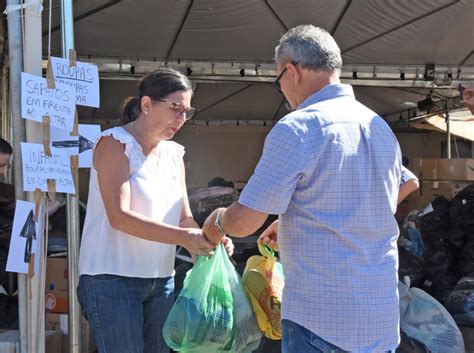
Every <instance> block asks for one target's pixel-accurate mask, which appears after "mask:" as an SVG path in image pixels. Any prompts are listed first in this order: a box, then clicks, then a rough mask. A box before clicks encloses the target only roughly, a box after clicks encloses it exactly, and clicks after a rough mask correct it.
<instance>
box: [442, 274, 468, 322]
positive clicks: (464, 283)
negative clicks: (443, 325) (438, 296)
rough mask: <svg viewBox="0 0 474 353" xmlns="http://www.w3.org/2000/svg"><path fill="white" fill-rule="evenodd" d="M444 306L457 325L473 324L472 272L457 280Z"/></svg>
mask: <svg viewBox="0 0 474 353" xmlns="http://www.w3.org/2000/svg"><path fill="white" fill-rule="evenodd" d="M444 306H445V308H446V309H447V310H448V311H449V313H450V314H451V315H452V316H453V318H454V320H455V321H456V323H457V324H458V325H462V326H474V272H473V273H471V274H469V275H468V276H466V277H463V278H461V279H460V280H459V282H458V283H457V284H456V287H454V289H453V290H452V292H451V293H450V294H449V296H448V297H447V299H446V301H445V302H444Z"/></svg>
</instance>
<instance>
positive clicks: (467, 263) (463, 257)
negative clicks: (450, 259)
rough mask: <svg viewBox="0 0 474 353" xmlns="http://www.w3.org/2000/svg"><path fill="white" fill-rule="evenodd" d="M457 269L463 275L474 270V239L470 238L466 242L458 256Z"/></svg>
mask: <svg viewBox="0 0 474 353" xmlns="http://www.w3.org/2000/svg"><path fill="white" fill-rule="evenodd" d="M456 270H457V271H458V272H459V273H461V274H462V275H467V274H469V273H472V272H474V241H473V240H470V241H468V242H467V243H465V244H464V248H463V249H462V251H461V253H460V255H459V256H458V258H457V262H456Z"/></svg>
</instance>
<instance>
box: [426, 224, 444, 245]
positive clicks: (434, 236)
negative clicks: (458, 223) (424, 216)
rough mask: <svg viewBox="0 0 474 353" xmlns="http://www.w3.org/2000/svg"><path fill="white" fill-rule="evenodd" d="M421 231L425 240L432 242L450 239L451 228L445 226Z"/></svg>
mask: <svg viewBox="0 0 474 353" xmlns="http://www.w3.org/2000/svg"><path fill="white" fill-rule="evenodd" d="M421 233H422V236H423V240H424V241H430V242H435V241H436V242H439V241H448V238H449V229H448V228H444V227H443V228H436V229H429V230H423V231H422V232H421Z"/></svg>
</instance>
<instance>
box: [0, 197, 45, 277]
mask: <svg viewBox="0 0 474 353" xmlns="http://www.w3.org/2000/svg"><path fill="white" fill-rule="evenodd" d="M34 209H35V204H34V203H33V202H26V201H21V200H17V202H16V206H15V216H14V218H13V228H12V238H11V241H10V250H9V252H8V260H7V268H6V270H7V271H8V272H17V273H28V263H29V260H30V259H33V258H34V262H35V263H34V272H35V273H36V272H38V266H39V258H40V256H39V244H40V241H39V238H40V236H41V218H40V219H39V220H38V222H35V221H34V215H33V214H34ZM40 213H41V211H40ZM33 254H35V255H36V256H34V257H33V256H32V255H33Z"/></svg>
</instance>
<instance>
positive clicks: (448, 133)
mask: <svg viewBox="0 0 474 353" xmlns="http://www.w3.org/2000/svg"><path fill="white" fill-rule="evenodd" d="M447 105H448V103H446V112H445V114H446V117H445V121H446V158H448V159H451V127H450V123H449V111H448V106H447Z"/></svg>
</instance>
